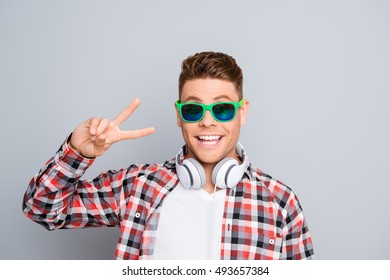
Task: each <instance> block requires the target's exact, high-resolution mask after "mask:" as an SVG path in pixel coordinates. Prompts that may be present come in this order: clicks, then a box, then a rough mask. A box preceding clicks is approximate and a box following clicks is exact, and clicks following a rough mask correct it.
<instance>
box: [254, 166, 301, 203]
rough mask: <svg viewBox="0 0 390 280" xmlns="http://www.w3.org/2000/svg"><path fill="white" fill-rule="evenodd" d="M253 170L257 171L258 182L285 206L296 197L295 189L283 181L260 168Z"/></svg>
mask: <svg viewBox="0 0 390 280" xmlns="http://www.w3.org/2000/svg"><path fill="white" fill-rule="evenodd" d="M253 172H254V173H255V177H256V181H257V184H258V185H260V186H261V187H263V188H265V190H266V191H267V192H268V193H269V194H270V195H271V196H272V197H274V198H275V200H276V201H277V202H278V204H280V205H281V206H282V207H283V208H284V207H285V205H286V204H287V203H288V200H289V199H291V198H293V197H295V194H294V192H293V190H292V189H291V188H290V187H289V186H287V185H286V184H285V183H283V182H282V181H280V180H278V179H276V178H275V177H273V176H271V175H270V174H268V173H265V172H264V171H263V170H261V169H260V168H254V169H253Z"/></svg>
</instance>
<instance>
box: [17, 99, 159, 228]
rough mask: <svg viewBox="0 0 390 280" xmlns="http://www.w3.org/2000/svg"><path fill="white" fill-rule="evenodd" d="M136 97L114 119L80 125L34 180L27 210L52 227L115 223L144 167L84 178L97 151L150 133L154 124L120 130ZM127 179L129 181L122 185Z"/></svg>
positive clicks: (26, 194) (32, 217) (133, 105)
mask: <svg viewBox="0 0 390 280" xmlns="http://www.w3.org/2000/svg"><path fill="white" fill-rule="evenodd" d="M139 103H140V102H139V100H138V99H135V100H134V101H133V102H132V103H131V104H130V105H129V106H128V107H127V108H126V109H125V110H124V111H123V112H121V113H120V114H119V115H118V116H117V117H116V118H115V119H114V120H113V121H112V122H110V121H108V120H106V119H96V118H92V119H90V120H88V121H86V122H84V123H82V124H81V125H79V126H78V127H77V128H76V129H75V130H74V132H73V134H72V135H71V138H70V140H68V141H66V142H65V143H64V144H63V145H62V146H61V148H60V149H59V150H58V152H57V153H56V154H55V156H54V157H53V158H51V159H50V160H49V161H48V162H47V163H46V165H45V166H44V167H43V168H42V169H41V170H40V171H39V172H38V174H36V175H35V176H34V177H33V179H32V180H31V181H30V184H29V186H28V188H27V191H26V193H25V196H24V200H23V212H24V214H25V215H26V216H27V217H29V218H30V219H32V220H34V221H36V222H38V223H40V224H42V225H43V226H45V227H46V228H47V229H49V230H53V229H56V228H63V227H67V228H75V227H85V226H102V225H105V226H115V225H118V223H119V218H118V215H119V209H120V208H121V205H122V204H123V203H125V199H126V198H127V197H128V188H127V187H128V186H130V185H131V184H132V181H133V180H134V178H135V177H136V174H137V173H138V170H139V168H142V167H141V166H135V165H133V166H130V167H129V168H128V169H121V170H119V171H107V172H104V173H102V174H100V175H99V176H98V177H96V178H95V179H93V180H80V178H81V176H82V175H83V174H84V172H85V171H86V169H87V168H88V167H89V166H90V165H91V164H92V163H93V161H94V158H95V157H96V156H100V155H102V154H104V152H105V151H106V150H107V149H108V148H109V147H110V146H111V145H112V144H113V143H116V142H118V141H121V140H127V139H134V138H138V137H142V136H146V135H149V134H150V133H153V132H154V129H153V128H145V129H141V130H135V131H121V130H120V129H119V124H121V123H122V122H123V121H124V120H126V119H127V118H128V117H129V116H130V115H131V113H132V112H133V111H134V110H135V109H136V108H137V107H138V105H139ZM124 180H126V184H125V186H124V185H123V182H124Z"/></svg>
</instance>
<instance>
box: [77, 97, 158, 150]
mask: <svg viewBox="0 0 390 280" xmlns="http://www.w3.org/2000/svg"><path fill="white" fill-rule="evenodd" d="M140 103H141V101H140V100H139V99H138V98H136V99H134V100H133V101H132V102H131V103H130V104H129V106H127V107H126V108H125V109H124V110H123V111H122V112H121V113H120V114H119V115H118V116H117V117H116V118H115V119H114V120H113V121H110V120H108V119H100V118H91V119H89V120H87V121H85V122H84V123H82V124H80V125H79V126H78V127H76V128H75V130H74V131H73V134H72V138H71V139H70V145H71V147H73V148H74V149H75V150H76V151H77V152H78V153H79V154H81V155H82V156H85V157H90V158H93V157H97V156H101V155H103V154H104V152H105V151H106V150H107V149H108V148H109V147H110V146H111V145H112V144H114V143H116V142H119V141H122V140H128V139H135V138H139V137H143V136H147V135H149V134H152V133H154V131H155V130H154V128H153V127H148V128H143V129H138V130H125V131H124V130H120V128H119V125H120V124H121V123H123V122H124V121H125V120H127V118H128V117H129V116H130V115H131V114H132V113H133V112H134V111H135V110H136V109H137V107H138V106H139V104H140Z"/></svg>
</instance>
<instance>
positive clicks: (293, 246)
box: [282, 192, 314, 260]
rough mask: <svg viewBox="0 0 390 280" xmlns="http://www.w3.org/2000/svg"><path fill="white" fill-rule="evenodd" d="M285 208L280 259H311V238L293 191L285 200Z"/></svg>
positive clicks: (312, 252) (312, 253)
mask: <svg viewBox="0 0 390 280" xmlns="http://www.w3.org/2000/svg"><path fill="white" fill-rule="evenodd" d="M286 210H287V214H286V215H287V216H286V218H285V226H284V228H283V232H284V240H283V248H282V259H287V260H298V259H312V258H313V255H314V251H313V243H312V238H311V235H310V232H309V229H308V227H307V223H306V220H305V217H304V215H303V210H302V207H301V205H300V203H299V200H298V198H297V197H296V195H295V194H294V193H293V192H291V193H290V197H289V199H288V200H287V204H286Z"/></svg>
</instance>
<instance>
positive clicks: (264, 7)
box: [0, 0, 390, 259]
mask: <svg viewBox="0 0 390 280" xmlns="http://www.w3.org/2000/svg"><path fill="white" fill-rule="evenodd" d="M389 15H390V4H389V2H388V1H259V0H256V1H226V0H223V1H204V0H202V1H199V0H198V1H179V0H177V1H173V0H168V1H167V0H165V1H14V0H13V1H0V40H1V41H0V92H1V110H0V113H1V118H0V121H1V137H0V147H1V168H0V172H1V181H2V186H1V197H0V201H1V203H0V207H1V209H0V210H1V212H0V213H1V216H0V219H1V220H0V225H1V231H0V236H1V238H0V258H1V259H112V258H113V255H114V250H115V245H116V241H117V239H118V237H119V229H117V228H102V229H80V230H58V231H54V232H48V231H46V230H45V229H44V228H43V227H41V226H39V225H37V224H35V223H33V222H32V221H30V220H28V219H27V218H25V217H24V215H23V214H22V212H21V205H22V196H23V193H24V191H25V189H26V187H27V184H28V182H29V180H30V178H31V177H32V176H33V175H34V174H35V173H36V172H37V171H38V170H39V169H40V168H41V167H42V166H43V164H44V163H45V162H46V160H47V159H49V158H50V157H51V156H52V155H53V154H54V152H55V151H56V150H57V149H58V147H59V146H60V144H61V143H62V141H63V140H64V139H65V138H66V136H67V135H68V134H69V133H70V132H71V131H72V130H73V128H74V127H75V126H77V125H78V124H79V123H81V122H83V121H84V120H86V119H87V118H89V117H92V116H98V117H108V118H113V117H115V116H116V114H117V113H119V112H120V111H121V110H122V109H123V108H124V107H125V106H126V105H127V104H128V103H129V102H130V101H131V100H132V99H133V98H134V97H139V98H141V100H142V101H143V104H142V105H141V107H140V108H139V110H138V111H137V112H136V113H135V114H134V115H133V117H132V118H131V119H130V120H128V121H127V122H126V123H125V124H124V126H123V128H128V129H133V128H141V127H145V126H150V125H153V126H155V127H156V130H157V133H155V134H154V135H152V136H150V137H147V138H143V139H138V140H134V141H128V142H123V143H119V144H117V145H115V146H113V147H112V148H111V149H110V150H109V151H108V153H107V154H106V155H105V156H104V157H102V158H99V159H98V160H96V162H95V164H94V165H93V166H92V167H91V168H90V170H88V172H87V174H86V177H92V176H95V175H97V174H98V173H100V171H102V170H104V169H117V168H120V167H126V166H128V165H129V164H130V163H141V162H150V163H153V162H161V161H164V160H165V159H168V158H171V157H172V156H173V155H174V154H175V153H176V152H177V151H178V150H179V148H180V146H181V144H182V143H183V140H182V138H181V133H180V130H179V128H177V127H176V119H175V112H174V108H173V103H174V101H175V99H176V98H177V78H178V74H179V71H180V63H181V61H182V59H184V58H185V57H187V56H188V55H190V54H193V53H195V52H198V51H204V50H213V51H222V52H226V53H229V54H231V55H232V56H234V57H235V58H236V60H237V61H238V63H239V65H240V66H241V67H242V68H243V70H244V75H245V85H244V90H245V96H246V98H247V99H249V100H250V101H251V108H250V113H249V119H248V122H247V125H246V126H245V127H244V128H243V130H242V134H241V138H240V141H241V142H242V144H243V145H244V146H245V147H246V150H247V153H248V154H249V158H250V160H251V161H252V163H254V164H255V165H256V166H258V167H260V168H262V169H263V170H264V171H265V172H267V173H269V174H271V175H272V176H274V177H276V178H278V179H280V180H281V181H283V182H284V183H286V184H287V185H289V186H290V187H292V188H293V190H294V191H295V192H296V193H297V195H298V197H299V198H300V201H301V202H302V205H303V208H304V211H305V215H306V218H307V221H308V224H309V228H310V230H311V232H312V236H313V240H314V245H315V253H316V258H317V259H390V239H389V238H388V235H389V230H390V226H389V218H388V214H389V204H388V198H389V196H390V185H389V180H388V174H389V155H390V148H389V145H388V143H389V142H390V133H389V127H388V123H389V120H390V113H389V101H390V98H389V92H390V84H389V74H390V68H389V65H390V55H389V50H390V37H389V34H390V29H389V27H390V25H389V19H390V17H389Z"/></svg>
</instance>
